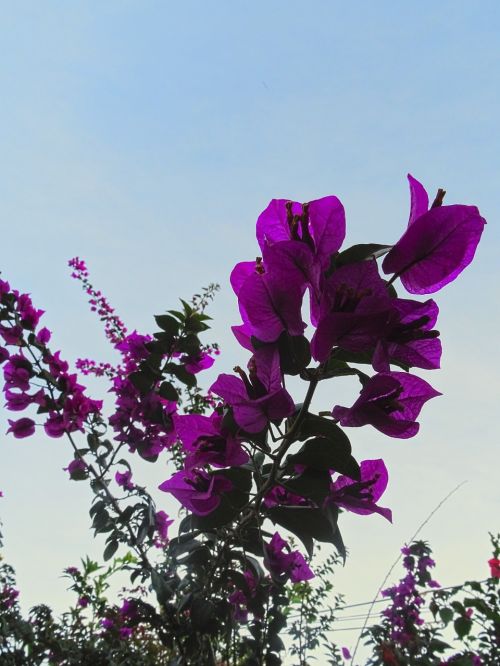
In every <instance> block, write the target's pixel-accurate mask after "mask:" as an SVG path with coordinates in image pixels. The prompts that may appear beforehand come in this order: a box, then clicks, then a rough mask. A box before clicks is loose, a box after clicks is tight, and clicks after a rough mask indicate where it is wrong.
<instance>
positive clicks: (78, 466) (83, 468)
mask: <svg viewBox="0 0 500 666" xmlns="http://www.w3.org/2000/svg"><path fill="white" fill-rule="evenodd" d="M63 469H64V471H66V472H68V474H69V476H70V478H71V479H74V480H76V481H81V480H82V479H86V478H87V476H88V471H87V470H88V467H87V463H86V462H85V461H84V460H82V459H81V458H74V459H73V460H72V461H71V462H70V463H69V465H68V466H67V467H64V468H63Z"/></svg>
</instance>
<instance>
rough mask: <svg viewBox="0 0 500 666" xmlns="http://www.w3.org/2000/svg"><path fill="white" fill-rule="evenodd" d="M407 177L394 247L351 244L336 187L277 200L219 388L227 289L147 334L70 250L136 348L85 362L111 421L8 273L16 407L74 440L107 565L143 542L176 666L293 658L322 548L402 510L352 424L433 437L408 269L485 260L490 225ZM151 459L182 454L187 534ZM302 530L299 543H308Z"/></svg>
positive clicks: (8, 346)
mask: <svg viewBox="0 0 500 666" xmlns="http://www.w3.org/2000/svg"><path fill="white" fill-rule="evenodd" d="M409 182H410V193H411V206H410V218H409V222H408V227H407V229H406V231H404V233H403V235H402V236H401V238H400V239H399V240H398V241H397V242H396V243H395V244H394V245H388V244H375V243H368V244H362V245H355V246H352V247H349V248H343V242H344V237H345V215H344V208H343V206H342V204H341V203H340V201H339V199H338V198H337V197H335V196H328V197H324V198H322V199H318V200H315V201H311V202H309V203H298V202H295V201H290V200H286V199H275V200H273V201H271V203H270V204H269V205H268V207H267V208H266V209H265V210H264V212H263V213H262V214H261V215H260V216H259V218H258V220H257V241H258V244H259V247H260V256H259V257H258V258H257V259H256V260H255V261H246V262H242V263H238V264H237V265H236V266H235V267H234V269H233V271H232V273H231V277H230V281H231V285H232V287H233V290H234V292H235V294H236V296H237V298H238V305H239V311H240V314H241V318H242V322H241V324H239V325H236V326H234V327H233V332H234V335H235V336H236V338H237V340H238V342H239V343H240V345H241V346H242V348H243V350H244V353H245V355H246V356H247V360H246V363H245V364H242V366H237V367H235V368H234V370H233V372H231V373H222V374H220V375H219V376H218V378H217V379H216V381H215V382H214V383H213V384H212V386H211V387H210V389H209V392H208V394H207V395H206V394H205V393H204V392H203V391H201V390H200V389H199V388H198V386H197V374H198V373H199V372H201V371H203V370H204V369H206V368H208V367H210V366H211V365H212V363H213V362H214V359H215V356H216V354H217V352H218V348H217V346H216V345H210V344H208V345H207V344H203V343H202V342H201V341H200V338H199V335H200V334H201V333H203V332H204V331H205V330H206V329H207V328H208V324H207V321H208V320H209V317H208V315H207V314H206V313H205V308H206V306H207V305H208V303H209V301H210V299H211V297H212V296H213V293H214V291H215V287H214V286H213V285H211V286H210V287H209V288H208V289H207V290H205V291H204V292H203V293H202V294H201V295H197V296H195V298H194V299H193V300H192V301H191V302H189V303H188V302H186V301H181V308H180V309H178V310H170V311H168V312H167V313H165V314H161V315H159V316H157V317H156V324H157V327H158V328H157V330H156V331H155V332H154V333H153V334H152V335H143V334H139V333H138V332H136V331H134V332H132V333H130V332H128V331H127V329H126V327H125V326H124V324H123V323H122V321H121V320H120V318H119V317H118V316H117V315H116V314H115V312H114V310H113V308H112V307H111V306H110V305H109V303H108V301H107V300H106V298H105V297H104V296H103V295H102V293H101V292H100V291H98V290H96V289H95V288H94V287H93V285H92V284H91V282H90V278H89V274H88V270H87V267H86V265H85V263H84V262H83V261H81V260H80V259H78V258H76V259H73V260H72V261H71V262H70V265H71V267H72V270H73V273H72V275H73V277H74V278H75V279H77V280H79V281H80V282H81V284H82V286H83V288H84V290H85V291H86V293H87V294H88V297H89V301H90V304H91V307H92V309H93V310H95V311H96V313H97V314H98V315H99V317H100V318H101V320H102V321H103V323H104V328H105V333H106V336H107V338H108V339H109V341H110V343H111V344H112V345H113V347H114V348H115V349H116V350H117V351H118V353H119V354H120V357H121V360H120V363H119V364H117V365H112V364H110V363H96V362H94V361H91V360H89V359H81V360H80V361H79V362H78V363H77V369H78V370H79V371H80V372H81V373H83V374H84V375H85V374H89V373H93V374H95V375H98V376H102V377H105V378H107V379H108V380H109V381H110V382H111V390H112V392H113V393H114V396H115V407H114V410H113V411H112V413H111V414H109V415H106V414H105V412H104V410H103V405H102V402H101V401H99V400H95V399H93V398H91V397H89V396H88V395H87V392H86V389H85V388H84V386H83V385H82V384H81V383H80V380H79V378H78V376H77V374H76V373H73V372H71V371H70V369H69V365H68V363H67V362H66V361H64V359H63V358H62V356H61V353H60V352H59V351H56V352H53V351H52V350H51V348H50V340H51V333H50V332H49V331H48V330H47V329H46V328H45V327H40V319H41V316H42V314H43V312H42V311H41V310H39V309H37V308H36V307H35V306H34V305H33V303H32V301H31V298H30V296H29V295H28V294H23V293H19V292H18V291H17V290H15V289H11V287H10V285H9V284H8V282H6V281H3V280H2V281H0V303H1V310H0V338H1V339H2V341H3V345H2V346H0V361H1V363H2V366H3V376H4V391H5V397H6V406H7V409H8V410H10V411H12V412H17V414H13V418H11V419H9V428H8V432H9V433H11V434H12V435H13V436H14V437H16V438H26V437H30V436H31V435H33V434H34V433H35V432H36V430H37V429H43V430H44V431H45V433H46V434H47V435H48V436H49V437H54V438H63V437H64V438H66V439H67V440H68V441H69V443H70V445H71V448H72V452H73V458H72V459H71V460H70V461H68V466H67V468H66V469H67V473H68V474H69V475H70V476H71V478H72V479H75V480H88V481H89V482H90V484H91V487H92V489H93V491H94V494H95V498H94V502H93V504H92V507H91V510H90V513H91V518H92V524H93V528H94V530H95V532H96V534H98V533H103V534H105V535H106V546H105V550H104V558H105V559H110V558H112V557H113V555H114V554H115V553H116V551H117V550H118V549H119V548H120V546H124V547H125V548H127V549H132V551H133V552H134V560H133V563H131V564H130V569H131V580H132V583H134V582H138V583H141V584H143V585H146V586H147V585H150V587H151V589H152V590H154V592H155V594H156V597H157V602H158V606H157V608H156V609H153V611H151V613H152V614H151V616H150V621H151V623H152V624H154V623H156V625H158V624H159V625H161V627H162V628H163V633H162V638H161V640H162V641H164V642H165V646H166V647H167V648H168V649H170V650H173V651H174V653H175V655H176V657H175V660H176V661H175V663H178V664H202V665H203V666H205V665H206V664H216V663H232V664H237V663H238V664H240V663H245V664H248V665H251V664H268V665H270V666H272V665H274V664H280V663H282V659H281V656H280V654H281V653H282V650H283V648H284V643H283V640H282V639H281V638H280V632H281V631H282V630H283V629H284V627H285V626H286V622H287V617H286V614H285V613H284V612H283V610H284V608H285V607H286V606H287V604H288V600H289V590H290V589H291V587H290V586H293V585H294V584H298V583H301V582H305V581H309V580H311V579H313V577H314V564H313V563H312V562H311V558H312V556H313V551H314V546H315V544H317V543H318V542H321V543H326V544H331V546H333V547H334V548H335V549H336V550H337V551H338V553H339V554H340V555H341V556H342V557H344V558H345V547H344V544H343V540H342V536H341V532H340V529H339V525H338V519H339V515H340V513H341V511H344V510H345V511H352V512H354V513H357V514H360V515H368V514H372V513H379V514H380V515H381V516H383V517H384V518H386V519H388V520H391V511H390V509H388V508H385V507H383V506H380V505H379V504H378V502H379V500H380V498H381V497H382V495H383V493H384V491H385V488H386V486H387V483H388V471H387V469H386V466H385V464H384V462H383V460H382V458H381V457H378V458H374V459H372V460H363V461H358V460H356V458H355V457H354V455H353V453H352V448H351V443H350V440H349V437H348V435H347V434H346V429H349V428H352V427H359V426H364V425H368V426H372V427H374V428H376V429H377V430H379V431H381V432H383V433H384V434H386V435H388V436H389V437H396V438H408V437H413V436H415V435H416V434H417V432H418V430H419V423H418V421H417V419H418V417H419V414H420V412H421V410H422V407H423V406H424V404H425V403H426V402H427V401H428V400H430V399H432V398H434V397H436V396H438V395H439V392H438V391H436V390H435V389H434V388H433V387H432V386H431V385H430V384H429V383H428V382H427V381H425V380H424V379H422V378H421V377H420V376H417V375H416V374H413V373H412V369H413V368H417V369H424V370H431V369H435V368H438V367H439V365H440V356H441V342H440V339H439V332H438V331H437V330H436V329H435V325H436V320H437V316H438V307H437V304H436V303H435V301H434V300H432V299H428V300H416V299H412V298H403V297H400V296H398V294H397V292H396V289H395V286H394V285H395V283H396V281H397V280H398V279H399V280H400V281H401V283H402V285H403V287H404V288H405V289H406V291H407V292H409V293H410V294H416V295H418V296H422V295H424V296H425V295H427V294H431V293H434V292H436V291H438V290H439V289H441V288H442V287H444V286H445V285H446V284H448V283H449V282H451V281H452V280H454V279H455V278H456V277H458V275H459V274H460V273H461V272H462V271H463V270H464V268H465V267H466V266H467V265H468V264H469V263H470V262H471V261H472V258H473V256H474V253H475V250H476V247H477V244H478V242H479V240H480V237H481V234H482V232H483V228H484V225H485V220H484V219H483V218H482V217H481V215H480V214H479V211H478V209H477V208H476V207H474V206H466V205H443V200H444V194H445V193H444V191H442V190H439V191H438V193H437V196H436V197H435V199H434V200H433V202H432V204H431V205H430V207H429V198H428V195H427V193H426V191H425V189H424V188H423V186H422V185H421V184H420V183H419V182H418V181H416V180H415V179H414V178H412V177H411V176H410V177H409ZM381 257H384V259H383V261H382V263H381V265H379V261H378V260H379V259H380V258H381ZM380 269H381V270H380ZM381 271H382V272H381ZM306 304H308V307H307V313H308V316H307V317H305V311H306V307H305V305H306ZM304 318H305V319H307V320H308V321H304ZM245 366H246V367H245ZM347 375H351V376H355V377H357V379H358V380H359V383H360V390H359V395H357V396H353V399H352V403H351V404H350V405H347V406H344V405H338V404H335V402H333V403H332V404H331V405H328V406H327V410H325V411H321V412H316V411H315V410H313V408H312V400H313V397H314V394H315V391H316V389H317V387H318V385H319V384H320V383H321V382H324V381H332V380H334V379H338V380H340V381H341V380H342V378H343V377H345V376H347ZM287 376H295V377H298V378H300V379H301V380H302V381H303V385H304V390H303V394H302V395H299V396H296V397H292V395H291V394H290V392H289V390H288V388H287V384H286V378H287ZM137 455H138V456H141V457H142V458H144V459H145V460H147V461H150V462H152V463H154V462H155V461H156V460H158V459H159V458H160V456H161V457H162V458H164V457H166V458H167V459H168V460H170V462H171V467H172V470H171V473H170V475H169V476H168V478H166V479H161V483H160V485H159V488H160V490H162V491H164V492H166V493H169V494H170V495H172V496H173V497H174V498H175V499H176V500H177V501H178V502H179V504H180V507H181V514H182V516H183V517H182V519H181V520H180V521H176V523H175V534H176V536H175V537H173V538H172V537H169V528H170V530H171V531H172V528H173V525H172V521H173V520H174V517H169V516H167V515H166V513H165V512H164V510H163V509H162V508H161V507H160V506H157V505H156V504H155V502H154V501H153V499H152V498H151V496H150V495H149V493H148V492H147V490H146V489H145V488H144V487H143V486H141V484H140V480H139V479H137V478H136V477H135V475H134V473H133V470H132V464H133V460H134V456H137ZM290 533H292V534H294V535H295V536H296V537H297V538H298V540H299V543H300V546H299V547H291V546H290V543H289V540H288V539H289V536H288V535H289V534H290ZM139 601H141V600H139ZM131 603H132V602H131ZM129 610H130V608H129V606H127V611H126V612H127V613H128V612H129ZM124 612H125V611H124ZM130 612H132V611H130ZM148 612H150V611H148ZM111 621H112V620H111V619H110V622H111ZM108 625H109V626H108ZM156 625H155V626H156ZM113 626H114V625H113ZM127 627H128V628H129V629H130V632H128V631H126V632H124V633H123V635H122V636H121V638H122V639H123V640H127V639H128V638H130V636H132V635H133V634H134V626H133V623H132V625H131V626H128V625H127ZM103 628H104V629H105V630H107V629H109V630H111V629H112V626H111V624H109V622H108V623H104V624H103ZM47 659H49V661H50V660H51V659H52V661H51V662H50V663H58V662H57V658H56V657H54V656H50V655H48V656H47ZM172 663H174V662H172Z"/></svg>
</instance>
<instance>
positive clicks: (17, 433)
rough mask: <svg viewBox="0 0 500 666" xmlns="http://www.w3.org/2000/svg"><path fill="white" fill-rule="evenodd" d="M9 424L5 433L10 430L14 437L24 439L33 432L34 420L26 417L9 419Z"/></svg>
mask: <svg viewBox="0 0 500 666" xmlns="http://www.w3.org/2000/svg"><path fill="white" fill-rule="evenodd" d="M9 425H10V428H9V429H8V430H7V434H8V433H9V432H11V433H12V434H13V435H14V437H15V438H16V439H24V438H25V437H30V436H31V435H34V434H35V422H34V421H33V419H29V418H27V417H23V418H21V419H17V421H12V420H11V419H9Z"/></svg>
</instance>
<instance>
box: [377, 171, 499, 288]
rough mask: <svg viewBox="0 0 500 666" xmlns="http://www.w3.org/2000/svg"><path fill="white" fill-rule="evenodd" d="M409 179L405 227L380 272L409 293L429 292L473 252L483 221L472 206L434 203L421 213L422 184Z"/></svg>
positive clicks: (456, 271) (451, 277)
mask: <svg viewBox="0 0 500 666" xmlns="http://www.w3.org/2000/svg"><path fill="white" fill-rule="evenodd" d="M417 182H418V181H415V179H413V178H412V180H411V181H410V185H411V192H412V211H411V213H410V224H409V226H408V229H407V230H406V232H405V233H404V234H403V236H402V237H401V238H400V239H399V241H398V242H397V243H396V245H394V247H393V248H392V249H391V250H390V252H389V253H388V254H387V256H386V257H385V259H384V261H383V263H382V268H383V270H384V273H386V274H387V273H394V274H396V275H398V276H399V277H400V278H401V282H402V283H403V285H404V286H405V288H406V290H407V291H409V292H410V293H412V294H431V293H433V292H435V291H438V290H439V289H441V288H442V287H444V286H445V285H447V284H448V283H449V282H452V281H453V280H454V279H455V278H456V277H458V275H460V273H461V272H462V271H463V270H464V268H466V267H467V266H468V265H469V264H470V262H471V261H472V259H473V258H474V254H475V252H476V247H477V245H478V243H479V240H480V238H481V234H482V233H483V229H484V225H485V224H486V220H485V219H484V218H483V217H481V215H480V214H479V211H478V209H477V208H476V207H475V206H464V205H453V206H437V207H435V208H431V209H430V210H429V211H428V212H423V209H424V204H425V198H424V195H423V193H422V190H423V187H422V186H421V185H420V183H418V186H417V185H416V183H417Z"/></svg>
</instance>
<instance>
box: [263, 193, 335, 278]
mask: <svg viewBox="0 0 500 666" xmlns="http://www.w3.org/2000/svg"><path fill="white" fill-rule="evenodd" d="M344 237H345V213H344V207H343V206H342V204H341V203H340V201H339V200H338V199H337V197H335V196H327V197H323V198H322V199H316V200H315V201H311V202H309V203H308V204H299V203H297V202H292V201H289V200H287V199H273V200H272V201H271V202H270V203H269V205H268V207H267V208H266V209H265V210H264V211H263V212H262V213H261V214H260V215H259V218H258V220H257V241H258V243H259V245H260V247H261V249H262V252H265V249H266V247H268V246H270V245H273V244H274V243H277V242H279V241H287V240H297V241H301V242H303V243H305V244H307V245H308V247H309V248H310V249H311V250H312V252H313V253H314V256H315V258H316V260H317V262H318V263H319V265H320V267H321V269H322V270H326V269H327V268H328V266H329V264H330V259H331V256H332V254H335V252H337V251H338V250H339V248H340V246H341V245H342V243H343V241H344Z"/></svg>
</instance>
